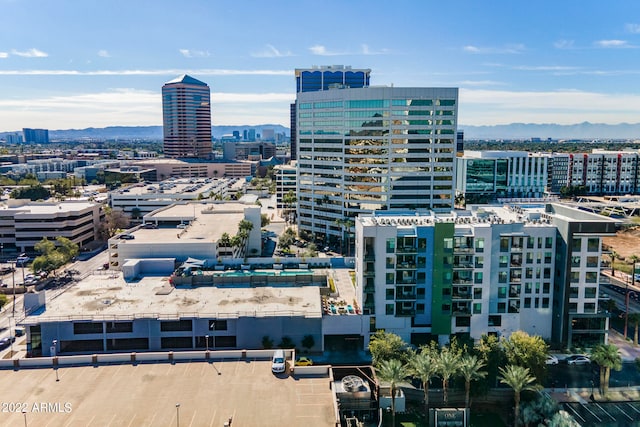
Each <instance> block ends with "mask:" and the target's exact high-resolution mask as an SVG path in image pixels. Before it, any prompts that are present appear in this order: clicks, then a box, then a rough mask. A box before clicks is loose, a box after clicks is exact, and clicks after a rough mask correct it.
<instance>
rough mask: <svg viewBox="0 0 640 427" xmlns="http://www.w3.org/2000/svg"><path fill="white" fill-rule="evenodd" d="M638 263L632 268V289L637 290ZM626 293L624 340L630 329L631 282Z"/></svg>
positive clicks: (627, 285)
mask: <svg viewBox="0 0 640 427" xmlns="http://www.w3.org/2000/svg"><path fill="white" fill-rule="evenodd" d="M635 273H636V263H635V262H634V263H633V265H632V266H631V288H633V289H635V287H636V274H635ZM625 285H626V289H625V290H626V291H625V295H624V339H625V340H626V339H627V331H628V329H629V294H630V293H631V291H629V281H628V280H627V281H626V282H625Z"/></svg>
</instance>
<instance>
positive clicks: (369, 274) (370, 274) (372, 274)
mask: <svg viewBox="0 0 640 427" xmlns="http://www.w3.org/2000/svg"><path fill="white" fill-rule="evenodd" d="M362 275H363V276H364V277H375V276H376V272H375V270H365V271H363V272H362Z"/></svg>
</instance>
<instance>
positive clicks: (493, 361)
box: [474, 335, 505, 386]
mask: <svg viewBox="0 0 640 427" xmlns="http://www.w3.org/2000/svg"><path fill="white" fill-rule="evenodd" d="M474 351H475V352H476V354H478V356H480V358H481V359H482V361H483V362H484V363H485V365H486V367H487V381H488V383H489V384H491V385H492V386H493V385H497V381H498V368H499V367H500V366H501V365H502V363H503V361H504V358H505V355H504V350H503V349H502V347H501V346H500V340H499V339H498V337H496V336H495V335H482V337H480V341H478V344H476V346H475V347H474Z"/></svg>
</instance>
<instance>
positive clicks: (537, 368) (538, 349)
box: [502, 331, 549, 382]
mask: <svg viewBox="0 0 640 427" xmlns="http://www.w3.org/2000/svg"><path fill="white" fill-rule="evenodd" d="M502 347H503V348H504V353H505V356H506V358H507V363H508V364H510V365H518V366H523V367H527V368H529V369H530V370H531V373H532V374H533V375H534V376H535V377H536V379H537V380H538V382H542V381H543V380H544V375H545V373H546V369H547V365H546V360H547V355H548V354H549V346H548V345H547V343H545V342H544V340H543V339H542V337H539V336H535V335H534V336H531V335H529V334H527V333H526V332H524V331H516V332H514V333H512V334H511V336H510V337H509V339H503V340H502Z"/></svg>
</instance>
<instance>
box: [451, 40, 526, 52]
mask: <svg viewBox="0 0 640 427" xmlns="http://www.w3.org/2000/svg"><path fill="white" fill-rule="evenodd" d="M462 50H463V51H465V52H468V53H476V54H517V53H522V52H523V51H524V50H525V46H524V45H523V44H519V43H518V44H507V45H504V46H503V47H480V46H474V45H467V46H464V47H463V48H462Z"/></svg>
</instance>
